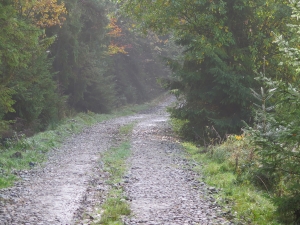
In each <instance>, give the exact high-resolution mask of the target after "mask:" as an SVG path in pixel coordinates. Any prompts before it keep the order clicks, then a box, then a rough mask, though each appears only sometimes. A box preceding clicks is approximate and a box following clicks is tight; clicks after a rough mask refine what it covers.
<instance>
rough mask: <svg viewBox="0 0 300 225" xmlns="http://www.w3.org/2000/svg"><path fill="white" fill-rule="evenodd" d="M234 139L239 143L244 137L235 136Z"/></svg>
mask: <svg viewBox="0 0 300 225" xmlns="http://www.w3.org/2000/svg"><path fill="white" fill-rule="evenodd" d="M234 138H235V139H236V140H238V141H240V140H242V139H243V138H244V135H234Z"/></svg>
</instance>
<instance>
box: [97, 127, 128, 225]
mask: <svg viewBox="0 0 300 225" xmlns="http://www.w3.org/2000/svg"><path fill="white" fill-rule="evenodd" d="M130 127H131V128H130ZM132 128H133V126H131V125H130V126H129V125H126V127H125V126H123V128H122V127H121V128H120V131H121V130H123V129H124V130H126V135H127V134H129V132H130V130H132ZM130 148H131V146H130V144H129V142H127V141H125V142H122V143H121V144H120V145H119V146H118V147H113V148H111V149H109V150H108V151H107V152H105V153H104V154H103V158H102V161H103V163H104V170H105V171H106V172H108V173H109V174H110V177H109V180H108V181H107V183H108V184H110V185H111V186H112V187H113V188H112V190H111V191H110V192H109V194H108V197H107V199H106V201H105V202H104V204H103V205H102V206H101V211H102V212H103V213H102V215H101V220H100V222H99V223H94V224H95V225H96V224H104V225H112V224H114V225H118V224H120V225H121V224H122V222H121V220H120V218H121V216H122V215H130V212H131V211H130V208H129V205H128V203H127V202H126V201H125V197H124V196H123V190H122V187H121V186H119V185H118V184H119V183H120V182H121V181H122V177H123V176H124V173H125V171H126V159H127V158H128V157H129V156H130V153H131V151H130Z"/></svg>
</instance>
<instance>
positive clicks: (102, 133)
mask: <svg viewBox="0 0 300 225" xmlns="http://www.w3.org/2000/svg"><path fill="white" fill-rule="evenodd" d="M172 101H174V99H173V98H172V97H169V98H167V99H165V100H164V101H163V102H161V103H160V104H158V105H157V106H156V107H153V108H152V109H150V110H146V111H144V112H141V113H139V114H136V115H133V116H127V117H120V118H117V119H113V120H109V121H106V122H103V123H99V124H97V125H95V126H93V127H90V128H86V129H85V130H84V131H83V132H82V133H80V134H77V135H73V136H72V137H71V138H69V139H68V140H66V141H65V143H64V144H63V146H62V147H61V148H60V149H53V150H52V151H51V152H49V154H48V160H47V162H46V163H44V165H43V166H42V167H39V168H34V169H32V170H30V171H21V172H19V173H18V175H19V176H20V178H21V181H20V182H18V183H16V184H15V186H14V187H12V188H8V189H4V190H0V224H3V225H6V224H9V225H10V224H15V225H21V224H34V225H38V224H43V225H44V224H45V225H56V224H57V225H60V224H61V225H67V224H68V225H70V224H90V223H91V222H92V221H93V220H94V219H95V218H94V217H95V216H94V215H93V216H88V217H87V215H89V213H92V212H93V211H94V208H95V207H96V206H97V205H99V203H100V204H101V202H103V200H104V199H105V193H107V190H108V188H109V187H108V186H107V185H106V184H105V181H106V179H107V177H108V174H106V173H105V172H104V171H103V170H102V166H101V158H99V156H100V154H101V153H103V152H104V151H106V150H107V149H109V148H110V147H111V146H112V145H113V143H114V142H115V140H116V139H118V130H119V127H120V126H123V125H125V124H129V123H132V122H136V126H135V128H134V130H133V134H132V137H131V144H132V156H131V157H130V159H129V160H128V173H127V174H126V176H124V186H125V192H126V195H127V196H128V199H129V200H128V201H129V203H130V206H131V209H132V216H131V217H128V218H124V219H123V220H124V223H125V224H128V225H135V224H140V225H175V224H176V225H177V224H178V225H185V224H188V225H190V224H201V225H204V224H230V222H229V221H227V220H226V219H224V218H222V216H221V214H222V211H221V209H220V208H219V207H218V205H217V204H216V203H215V201H214V199H213V198H212V196H211V195H210V194H209V193H211V190H210V188H209V187H207V186H206V185H205V184H204V183H202V182H199V181H198V180H197V174H195V173H194V172H193V171H192V170H191V169H190V165H189V163H188V162H187V161H186V160H185V159H184V157H183V153H182V150H181V148H180V145H179V144H178V141H177V140H176V139H175V138H174V135H173V134H172V132H171V129H170V126H169V124H168V117H169V115H168V114H167V113H166V111H165V109H166V106H167V105H169V104H171V102H172ZM209 190H210V191H209ZM83 214H84V215H85V216H83Z"/></svg>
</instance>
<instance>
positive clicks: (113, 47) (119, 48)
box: [107, 17, 127, 55]
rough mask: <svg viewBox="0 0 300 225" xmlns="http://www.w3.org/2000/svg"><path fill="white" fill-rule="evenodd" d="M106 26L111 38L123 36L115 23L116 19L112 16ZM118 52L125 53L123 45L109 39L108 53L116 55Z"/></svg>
mask: <svg viewBox="0 0 300 225" xmlns="http://www.w3.org/2000/svg"><path fill="white" fill-rule="evenodd" d="M107 28H108V29H109V32H108V33H107V35H108V36H110V37H111V38H112V39H117V38H118V37H121V36H123V34H122V29H121V28H120V27H119V26H118V25H117V19H116V18H114V17H112V18H111V19H110V23H109V24H108V26H107ZM118 53H121V54H127V52H126V51H125V46H124V45H118V44H116V43H115V42H113V41H111V43H110V45H109V46H108V54H109V55H116V54H118Z"/></svg>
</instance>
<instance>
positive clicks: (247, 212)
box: [182, 143, 279, 225]
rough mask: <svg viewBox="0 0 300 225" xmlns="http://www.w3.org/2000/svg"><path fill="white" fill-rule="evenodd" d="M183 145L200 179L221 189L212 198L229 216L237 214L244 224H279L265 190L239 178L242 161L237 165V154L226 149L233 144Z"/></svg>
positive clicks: (237, 217) (234, 146) (230, 147)
mask: <svg viewBox="0 0 300 225" xmlns="http://www.w3.org/2000/svg"><path fill="white" fill-rule="evenodd" d="M182 145H183V147H184V149H185V150H186V152H187V153H188V154H187V155H188V156H187V157H188V159H189V160H192V161H194V162H196V163H197V165H198V166H195V168H194V170H195V171H196V172H198V173H200V174H201V175H202V176H203V181H204V182H206V183H207V184H208V185H211V186H214V187H216V188H218V189H220V191H219V192H218V194H216V195H215V198H216V199H217V201H218V202H219V204H221V205H222V206H223V207H224V211H225V212H227V215H228V218H229V219H233V218H236V220H237V223H238V222H239V221H241V222H242V223H246V224H258V225H271V224H272V225H278V224H279V223H278V222H277V220H276V213H275V211H276V207H275V206H274V205H273V203H272V202H271V200H270V198H269V197H268V193H267V191H264V190H261V189H258V188H256V187H255V186H254V185H253V184H252V183H251V182H250V181H249V180H247V179H243V178H241V176H240V174H241V172H240V169H241V168H240V167H242V165H240V166H237V165H236V157H234V158H232V157H233V154H231V152H230V150H228V149H234V148H236V147H237V145H236V144H234V143H229V144H228V143H225V146H224V145H220V146H217V147H212V149H211V150H210V151H209V152H205V151H204V149H202V148H198V147H196V146H195V145H194V144H192V143H183V144H182ZM226 145H227V146H226ZM234 152H237V150H236V151H234ZM241 154H242V152H240V155H241ZM240 155H239V156H240ZM226 208H227V209H226ZM232 215H234V217H232Z"/></svg>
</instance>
